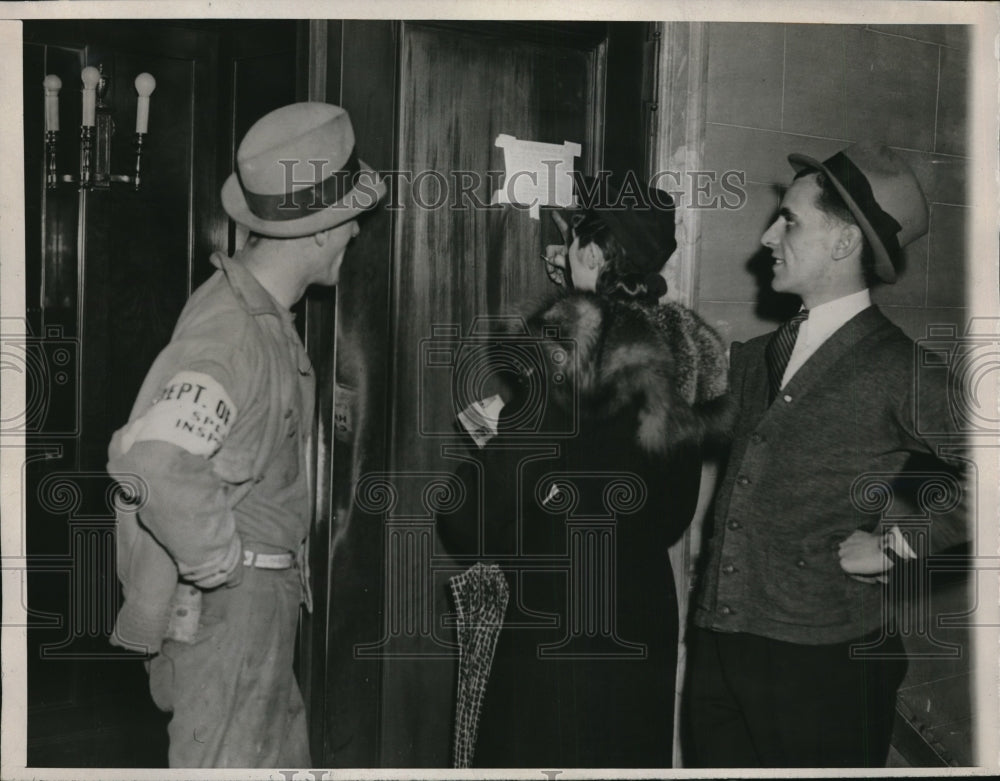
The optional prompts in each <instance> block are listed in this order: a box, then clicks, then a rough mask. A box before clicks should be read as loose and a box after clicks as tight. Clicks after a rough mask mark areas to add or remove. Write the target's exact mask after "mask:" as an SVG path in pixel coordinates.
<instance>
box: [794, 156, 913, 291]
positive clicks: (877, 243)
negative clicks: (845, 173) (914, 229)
mask: <svg viewBox="0 0 1000 781" xmlns="http://www.w3.org/2000/svg"><path fill="white" fill-rule="evenodd" d="M788 162H789V163H790V164H791V166H792V168H794V169H795V170H796V172H798V171H801V170H802V169H803V168H812V169H815V170H817V171H822V172H823V173H824V174H826V176H827V178H828V179H829V180H830V182H831V183H832V184H833V186H834V188H835V189H836V190H837V192H838V193H839V194H840V197H841V198H843V199H844V203H845V204H847V208H848V209H850V210H851V214H853V215H854V219H855V220H857V223H858V227H859V228H861V232H862V233H863V234H864V235H865V238H866V239H868V243H869V244H870V245H871V248H872V251H873V252H874V253H875V276H877V277H878V278H879V279H881V280H882V281H883V282H888V283H890V284H892V283H893V282H895V281H896V267H895V266H893V265H892V258H890V257H889V252H888V250H886V248H885V244H883V243H882V239H881V238H879V235H878V233H877V232H876V231H875V228H873V227H872V224H871V223H870V222H869V221H868V218H867V217H866V216H865V213H864V212H863V211H862V210H861V208H860V207H859V206H858V204H857V202H856V201H855V200H854V199H853V198H852V197H851V194H850V193H849V192H847V190H846V188H845V187H844V185H842V184H841V183H840V181H839V180H838V179H837V177H836V176H835V175H834V174H833V173H832V172H831V171H830V169H829V168H827V167H826V166H825V165H823V164H822V163H821V162H819V161H818V160H816V159H814V158H812V157H809V156H808V155H800V154H790V155H789V156H788Z"/></svg>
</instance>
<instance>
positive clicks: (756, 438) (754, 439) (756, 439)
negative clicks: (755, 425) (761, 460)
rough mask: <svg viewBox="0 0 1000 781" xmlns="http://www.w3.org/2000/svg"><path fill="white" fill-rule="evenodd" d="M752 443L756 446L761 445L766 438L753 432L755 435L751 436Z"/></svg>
mask: <svg viewBox="0 0 1000 781" xmlns="http://www.w3.org/2000/svg"><path fill="white" fill-rule="evenodd" d="M750 441H751V442H753V443H754V444H755V445H759V444H760V443H761V442H763V441H764V437H762V436H761V435H760V434H758V433H757V432H756V431H755V432H753V434H751V435H750Z"/></svg>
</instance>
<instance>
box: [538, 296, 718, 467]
mask: <svg viewBox="0 0 1000 781" xmlns="http://www.w3.org/2000/svg"><path fill="white" fill-rule="evenodd" d="M528 324H529V327H530V328H531V331H532V333H533V334H534V335H535V336H539V337H541V338H542V340H543V342H545V343H547V344H551V343H553V342H558V343H559V344H560V345H561V346H562V347H563V348H564V352H565V354H564V353H563V350H557V349H549V350H547V351H546V354H547V357H548V358H549V365H548V370H549V373H550V379H551V378H552V377H553V376H555V374H556V373H564V374H565V377H566V378H567V379H568V380H569V382H568V383H565V382H564V383H558V382H555V383H554V382H550V383H549V384H548V387H549V388H551V389H552V390H553V392H552V394H551V395H552V400H553V401H554V402H555V403H557V404H561V405H567V404H571V403H572V402H573V399H571V398H569V397H568V393H569V392H571V390H575V392H576V394H577V398H578V399H579V401H580V404H581V411H582V412H584V413H585V414H591V415H598V416H606V417H614V416H619V415H623V414H626V413H628V412H630V411H634V413H635V416H634V417H635V421H636V422H635V426H636V430H635V441H636V443H637V445H638V446H639V447H640V448H641V449H642V450H644V451H645V452H647V453H649V454H656V455H663V454H666V453H668V452H669V451H671V450H673V449H674V448H676V447H677V446H679V445H681V444H686V443H697V444H700V445H702V446H714V445H718V444H721V442H722V441H724V439H725V438H726V435H727V434H728V430H729V427H730V425H731V422H732V404H731V403H730V400H729V396H728V393H727V390H728V388H727V359H726V349H725V346H724V345H723V343H722V340H721V339H720V338H719V336H718V334H716V333H715V331H713V330H712V329H711V328H710V327H709V326H708V324H706V323H705V321H704V320H702V319H701V318H700V317H699V316H698V315H697V314H696V313H695V312H693V311H691V310H690V309H688V308H687V307H684V306H682V305H680V304H678V303H675V302H670V303H667V304H652V305H644V304H640V303H637V302H632V301H621V300H617V299H607V298H604V297H601V296H598V295H596V294H593V293H584V292H578V291H566V292H563V293H562V294H560V295H558V296H556V297H555V298H553V299H550V300H549V301H547V302H546V303H544V304H543V305H542V306H541V307H539V308H538V309H537V310H536V311H535V313H534V314H533V315H532V316H531V317H529V319H528ZM556 334H557V335H556ZM567 358H568V359H567Z"/></svg>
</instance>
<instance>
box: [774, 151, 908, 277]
mask: <svg viewBox="0 0 1000 781" xmlns="http://www.w3.org/2000/svg"><path fill="white" fill-rule="evenodd" d="M788 162H789V163H791V164H792V167H793V168H795V170H796V171H801V170H802V169H804V168H809V169H815V170H819V171H823V172H824V173H825V174H826V175H827V176H828V177H829V179H830V181H831V182H832V183H833V186H834V187H835V188H836V190H837V192H838V193H840V197H841V198H843V199H844V203H846V204H847V208H848V209H850V210H851V214H853V215H854V219H855V220H857V222H858V227H860V228H861V231H862V232H863V233H864V234H865V238H867V239H868V242H869V244H871V247H872V250H874V252H875V274H876V276H877V277H878V278H879V279H881V280H882V281H883V282H895V281H896V263H897V262H898V260H899V257H900V254H901V252H900V250H901V249H902V248H903V247H905V246H906V245H907V244H909V243H910V242H911V241H913V240H915V239H919V238H920V237H921V236H923V235H924V234H925V233H927V199H926V198H925V197H924V192H923V190H922V189H921V188H920V182H919V181H917V177H916V175H915V174H914V173H913V171H912V169H911V168H910V166H908V165H907V164H906V161H905V160H903V159H902V158H901V157H900V156H899V155H897V154H896V153H895V152H893V151H892V150H891V149H889V147H887V146H883V145H881V144H873V143H860V144H853V145H852V146H849V147H847V148H846V149H843V150H841V151H840V152H837V154H835V155H834V156H833V157H831V158H829V159H828V160H824V161H823V162H822V163H820V162H817V161H816V160H814V159H813V158H811V157H808V156H807V155H799V154H792V155H789V156H788Z"/></svg>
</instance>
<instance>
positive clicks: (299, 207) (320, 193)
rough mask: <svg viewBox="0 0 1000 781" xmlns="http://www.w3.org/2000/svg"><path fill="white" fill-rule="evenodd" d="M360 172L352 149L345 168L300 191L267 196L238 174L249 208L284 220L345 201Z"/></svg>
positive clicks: (280, 220)
mask: <svg viewBox="0 0 1000 781" xmlns="http://www.w3.org/2000/svg"><path fill="white" fill-rule="evenodd" d="M360 171H361V167H360V165H359V164H358V155H357V152H356V151H355V150H353V149H352V150H351V155H350V157H348V158H347V162H346V163H344V167H343V168H341V169H340V170H338V171H334V172H333V174H331V175H330V176H328V177H327V178H326V179H324V180H323V181H321V182H317V183H316V184H314V185H312V186H311V187H303V188H302V189H301V190H292V191H289V192H284V193H281V194H279V195H265V194H264V193H255V192H253V191H252V190H248V189H247V188H246V186H245V185H244V184H243V177H242V176H239V170H237V172H236V173H237V176H239V179H240V187H242V188H243V197H244V198H246V202H247V206H248V207H250V211H251V212H253V214H254V215H256V216H257V217H259V218H260V219H262V220H269V221H271V222H283V221H285V220H297V219H299V218H300V217H308V216H309V215H310V214H315V213H316V212H321V211H323V210H324V209H327V208H329V207H330V206H332V205H333V204H335V203H338V202H339V201H341V200H343V198H344V196H345V195H347V193H349V192H350V191H351V190H352V189H354V186H355V184H356V183H357V180H358V174H359V173H360Z"/></svg>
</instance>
